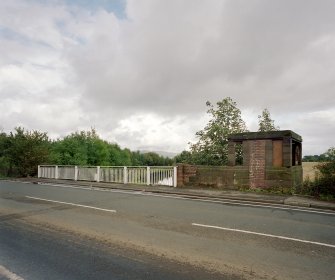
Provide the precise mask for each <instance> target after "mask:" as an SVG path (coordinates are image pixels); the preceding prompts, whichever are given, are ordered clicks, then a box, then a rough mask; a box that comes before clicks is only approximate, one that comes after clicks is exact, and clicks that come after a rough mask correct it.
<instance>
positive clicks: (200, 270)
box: [0, 181, 335, 279]
mask: <svg viewBox="0 0 335 280" xmlns="http://www.w3.org/2000/svg"><path fill="white" fill-rule="evenodd" d="M334 229H335V213H334V212H331V211H322V210H320V211H317V210H311V209H300V208H292V207H285V206H279V205H252V204H249V203H247V202H240V203H231V202H215V201H210V200H192V199H186V198H181V197H174V196H171V195H170V196H165V195H159V194H148V193H142V192H131V191H122V190H112V191H108V190H105V191H102V190H94V189H89V188H88V189H87V188H74V187H69V186H63V187H62V186H51V185H36V184H23V183H17V182H16V183H13V182H5V181H2V182H0V277H1V265H2V266H3V268H4V269H5V270H6V271H10V272H11V273H13V274H15V275H18V276H20V277H22V278H23V279H46V278H45V275H48V277H47V278H48V279H240V278H242V279H243V278H245V279H260V278H263V279H333V276H334V275H335V268H334V265H333V264H334V261H335V234H334V232H335V231H334ZM113 272H114V274H113ZM31 273H35V274H31ZM111 275H112V276H111ZM64 277H65V278H64ZM7 278H8V277H7ZM4 279H6V278H4ZM8 279H9V278H8Z"/></svg>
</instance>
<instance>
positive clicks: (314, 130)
mask: <svg viewBox="0 0 335 280" xmlns="http://www.w3.org/2000/svg"><path fill="white" fill-rule="evenodd" d="M334 15H335V1H334V0H330V1H327V0H322V1H320V0H315V1H307V0H301V1H298V0H287V1H286V0H276V1H274V0H273V1H271V0H264V1H262V0H244V1H239V0H228V1H225V0H206V1H204V0H168V1H167V0H128V1H126V0H124V1H123V0H116V1H113V0H98V1H94V0H82V1H80V0H72V1H71V0H63V1H61V0H59V1H58V0H50V1H48V0H35V1H34V0H1V1H0V127H2V129H3V130H4V131H6V132H8V131H11V130H13V129H14V127H16V126H23V127H25V128H27V129H37V130H40V131H46V132H48V133H49V136H50V137H53V138H56V137H63V136H65V135H67V134H69V133H71V132H74V131H77V130H88V129H90V128H91V127H95V128H96V129H97V131H98V133H99V135H100V136H101V137H102V138H104V139H106V140H108V141H110V142H117V143H118V144H120V145H121V146H122V147H129V148H130V149H132V150H137V149H141V150H142V149H144V150H155V151H157V150H158V151H170V152H181V151H182V150H183V149H185V148H187V147H188V142H190V141H195V139H196V138H195V132H196V131H198V130H200V129H202V128H203V127H204V126H205V124H206V122H207V121H208V119H207V116H206V105H205V103H206V101H207V100H209V101H211V102H212V103H215V102H217V101H219V100H221V99H223V98H225V97H228V96H230V97H231V98H232V99H233V100H234V101H236V102H237V104H238V107H239V108H240V109H241V111H242V114H243V118H244V120H245V121H246V123H247V126H248V129H249V130H250V131H257V129H258V119H257V116H258V115H259V114H261V112H262V110H263V109H264V108H268V109H269V111H270V112H271V115H272V117H273V119H274V120H275V124H276V125H279V126H280V128H281V129H290V130H293V131H295V132H296V133H298V134H300V135H301V136H302V137H303V154H305V155H306V154H319V153H323V152H325V151H326V150H327V149H328V148H329V147H330V146H335V140H334V139H335V16H334Z"/></svg>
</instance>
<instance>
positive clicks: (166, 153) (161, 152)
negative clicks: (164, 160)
mask: <svg viewBox="0 0 335 280" xmlns="http://www.w3.org/2000/svg"><path fill="white" fill-rule="evenodd" d="M139 152H140V153H141V154H146V153H156V154H159V155H160V156H163V157H168V158H174V157H175V156H176V155H178V154H177V153H171V152H166V151H148V150H140V151H139Z"/></svg>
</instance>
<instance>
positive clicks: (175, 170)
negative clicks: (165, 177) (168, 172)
mask: <svg viewBox="0 0 335 280" xmlns="http://www.w3.org/2000/svg"><path fill="white" fill-rule="evenodd" d="M173 187H175V188H176V187H177V166H174V167H173Z"/></svg>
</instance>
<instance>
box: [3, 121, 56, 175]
mask: <svg viewBox="0 0 335 280" xmlns="http://www.w3.org/2000/svg"><path fill="white" fill-rule="evenodd" d="M5 146H6V148H5V157H7V159H8V162H9V173H11V171H12V169H13V168H15V169H16V170H17V171H18V173H19V175H20V176H34V175H36V174H37V166H38V165H40V164H43V163H47V162H48V158H49V146H50V142H49V138H48V136H47V133H45V132H39V131H36V130H34V131H25V130H24V128H21V127H17V128H15V132H14V133H13V132H11V133H10V134H9V135H8V137H7V141H6V144H5Z"/></svg>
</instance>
